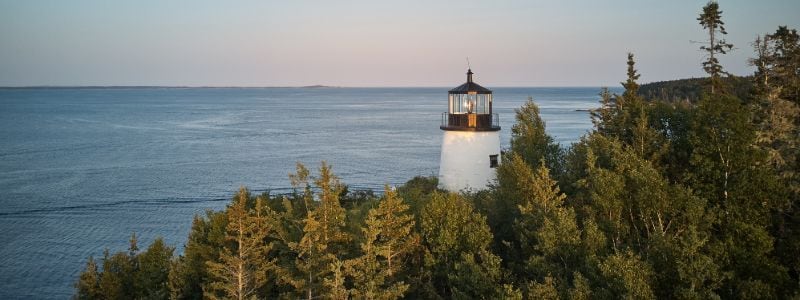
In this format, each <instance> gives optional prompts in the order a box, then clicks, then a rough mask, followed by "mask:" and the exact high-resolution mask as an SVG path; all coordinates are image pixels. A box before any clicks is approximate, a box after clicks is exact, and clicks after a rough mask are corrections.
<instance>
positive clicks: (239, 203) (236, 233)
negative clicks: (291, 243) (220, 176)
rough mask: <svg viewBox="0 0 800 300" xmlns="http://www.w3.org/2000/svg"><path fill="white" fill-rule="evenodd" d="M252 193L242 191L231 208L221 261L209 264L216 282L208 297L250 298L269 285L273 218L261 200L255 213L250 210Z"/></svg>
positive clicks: (229, 208)
mask: <svg viewBox="0 0 800 300" xmlns="http://www.w3.org/2000/svg"><path fill="white" fill-rule="evenodd" d="M249 200H250V193H249V192H248V191H247V189H245V188H244V187H242V188H240V189H239V193H238V194H237V195H236V197H235V199H234V202H233V203H232V204H231V205H230V206H229V207H228V208H227V210H226V214H227V217H228V225H227V227H226V239H227V240H228V241H231V242H232V244H227V245H226V247H225V248H224V249H223V251H222V252H221V253H220V259H219V261H209V262H207V264H208V268H209V273H210V275H211V276H212V278H214V279H215V280H214V281H213V282H211V283H210V284H209V285H208V289H206V291H205V293H204V294H205V295H204V296H205V297H208V298H233V299H240V300H241V299H249V298H253V297H255V296H256V291H257V289H258V288H259V287H261V286H262V285H264V284H265V282H266V278H267V277H266V275H267V274H266V272H267V271H268V270H269V269H270V268H271V261H269V260H267V253H268V252H269V249H270V245H269V244H266V243H265V241H264V240H265V238H266V237H267V234H268V233H269V227H268V226H269V223H270V220H268V219H267V218H269V215H267V214H265V212H264V206H263V203H262V201H261V198H259V200H258V201H257V204H256V207H255V209H254V210H255V212H252V213H251V212H250V211H249V210H248V201H249Z"/></svg>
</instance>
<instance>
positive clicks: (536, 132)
mask: <svg viewBox="0 0 800 300" xmlns="http://www.w3.org/2000/svg"><path fill="white" fill-rule="evenodd" d="M514 112H515V113H516V116H515V118H516V120H517V122H516V124H514V125H513V126H512V127H511V152H514V153H518V154H519V155H520V156H521V157H522V159H523V160H525V161H526V162H527V163H528V164H529V165H531V166H534V165H538V164H539V161H541V160H543V159H544V161H545V163H546V164H547V167H548V168H550V169H551V170H554V171H556V172H558V171H560V170H561V166H560V159H561V152H562V150H561V148H560V146H559V145H558V144H557V143H555V142H554V141H553V138H552V137H551V136H550V135H548V134H547V132H545V123H544V121H543V120H542V118H541V117H540V116H539V107H538V106H537V105H536V103H535V102H533V97H528V101H526V102H525V104H523V105H522V107H520V108H519V109H515V110H514Z"/></svg>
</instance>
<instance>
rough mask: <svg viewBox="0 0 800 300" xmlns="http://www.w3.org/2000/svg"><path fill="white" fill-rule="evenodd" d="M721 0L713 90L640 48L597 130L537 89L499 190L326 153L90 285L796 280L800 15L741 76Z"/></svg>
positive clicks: (230, 295) (424, 290)
mask: <svg viewBox="0 0 800 300" xmlns="http://www.w3.org/2000/svg"><path fill="white" fill-rule="evenodd" d="M720 16H721V11H719V7H718V4H717V3H716V2H710V3H709V4H707V5H706V6H705V7H704V8H703V13H702V14H701V15H700V18H699V19H698V21H700V24H701V25H702V26H703V28H705V29H707V30H709V37H710V38H709V39H710V40H709V44H708V46H704V47H703V50H706V51H707V56H706V61H705V62H704V64H703V67H704V70H706V71H707V72H708V73H709V78H707V79H703V80H702V84H701V85H700V87H702V89H701V90H702V91H701V92H700V93H699V95H698V98H697V99H694V100H691V101H674V99H661V98H659V97H655V96H651V95H649V94H644V95H646V96H643V93H642V92H641V90H640V86H639V84H638V83H637V80H638V78H639V73H638V70H636V68H635V61H634V56H633V54H629V55H628V62H627V79H626V80H625V81H624V82H622V85H623V87H624V89H625V90H624V92H623V93H622V94H621V95H612V94H611V93H610V92H609V91H608V90H607V89H606V90H603V91H602V92H601V97H600V98H601V105H602V106H601V107H600V108H598V109H596V110H593V111H592V113H591V114H592V120H593V122H594V124H595V129H594V130H593V131H592V132H590V133H589V134H587V135H586V136H584V137H583V138H582V139H581V140H580V141H579V142H577V143H575V144H573V145H572V146H571V147H568V148H563V147H561V146H560V145H558V144H557V143H555V142H554V140H553V138H552V137H550V136H549V135H548V134H547V133H546V132H545V123H544V122H543V121H542V119H541V118H540V116H539V109H538V107H537V106H536V104H535V103H534V102H533V100H532V99H529V101H527V102H526V103H525V104H524V105H523V106H522V107H520V108H519V109H517V110H516V124H515V125H514V126H513V128H512V129H511V131H512V138H511V148H510V149H509V151H508V152H507V153H506V154H505V155H504V156H503V161H502V163H501V165H500V166H499V167H498V169H497V180H496V181H495V182H494V183H493V184H492V185H491V186H490V188H488V189H486V190H481V191H465V192H460V193H453V192H447V191H443V190H439V189H437V181H436V179H435V178H424V177H417V178H413V179H411V180H410V181H408V182H407V183H406V184H404V185H401V186H397V187H394V188H393V187H388V186H387V187H386V188H385V190H384V191H383V193H382V194H380V195H374V194H372V193H363V192H362V193H353V192H347V191H346V188H345V185H344V184H343V183H341V182H340V181H339V179H338V178H337V177H336V176H335V175H334V173H333V171H332V168H331V166H330V165H328V164H326V163H325V162H323V163H322V164H321V165H320V167H319V168H318V170H317V172H315V173H313V174H312V172H311V171H310V170H308V169H307V168H306V167H305V166H304V165H302V164H299V163H298V165H297V168H296V170H295V171H294V173H292V174H290V176H289V179H290V181H291V183H292V186H293V187H294V188H295V189H294V192H293V193H292V194H290V195H283V196H277V195H270V194H268V193H263V194H260V195H253V194H251V193H250V192H249V191H248V190H247V189H246V188H241V189H240V190H239V192H238V193H236V194H235V195H234V197H233V199H232V201H231V203H230V204H229V205H228V206H227V207H226V208H225V209H224V210H222V211H208V212H207V213H206V214H205V215H202V216H196V217H195V219H194V221H193V224H192V229H191V232H190V234H189V237H188V240H187V242H186V243H185V245H184V248H183V249H184V250H183V253H182V254H180V255H177V256H176V255H175V253H174V248H172V247H169V246H166V245H165V244H164V243H163V241H162V240H160V239H157V240H156V241H155V242H154V243H153V244H151V245H150V246H149V247H148V248H147V249H145V250H144V251H140V250H139V248H138V245H137V243H136V236H133V237H132V238H131V246H130V249H129V251H127V252H118V253H115V254H110V253H108V251H107V252H106V253H105V254H104V257H103V258H102V260H99V261H97V260H95V259H93V258H91V257H90V258H89V260H88V262H87V265H86V269H85V270H84V271H83V272H82V273H81V275H80V277H79V278H78V280H77V282H76V294H75V298H77V299H167V298H169V299H202V298H209V299H217V298H220V299H245V298H247V299H250V298H291V299H297V298H304V299H349V298H353V299H398V298H412V299H417V298H420V299H453V298H454V299H474V298H480V299H617V298H625V299H655V298H664V299H775V298H795V299H796V298H798V297H800V255H798V254H800V207H798V204H800V202H799V200H800V174H798V173H797V172H798V170H800V159H798V158H800V109H799V108H798V105H800V98H799V97H798V91H800V43H798V34H797V32H796V31H795V30H793V29H788V28H786V27H779V28H778V30H777V31H776V32H775V33H772V34H768V35H765V36H763V37H759V39H758V40H757V42H756V43H754V45H755V48H756V56H755V57H754V58H753V59H752V61H751V63H753V65H754V66H756V68H757V70H756V72H755V74H753V76H752V77H749V78H748V80H750V83H749V84H750V85H751V86H752V88H749V91H748V92H747V93H744V94H738V92H736V86H735V85H736V82H735V81H732V82H733V84H731V83H730V82H728V81H726V80H725V79H724V78H726V77H725V73H724V70H723V68H722V66H720V65H719V63H718V61H717V59H716V58H717V56H718V55H721V54H724V52H725V51H727V50H729V49H730V47H728V46H727V45H728V44H727V43H725V42H724V40H721V39H720V38H721V37H723V36H724V34H725V31H724V28H723V27H722V24H723V23H722V21H721V17H720ZM721 45H722V46H721ZM698 82H699V81H698ZM676 84H677V83H676ZM676 86H677V85H676Z"/></svg>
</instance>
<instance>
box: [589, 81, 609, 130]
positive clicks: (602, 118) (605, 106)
mask: <svg viewBox="0 0 800 300" xmlns="http://www.w3.org/2000/svg"><path fill="white" fill-rule="evenodd" d="M599 96H600V107H598V108H596V109H593V110H591V111H590V112H589V113H590V115H591V118H592V124H594V128H595V130H597V132H600V133H601V134H603V135H611V133H612V131H613V130H614V128H613V126H612V125H611V122H612V119H613V118H614V113H615V112H616V110H615V106H616V103H615V100H614V98H613V97H614V96H613V95H612V94H611V91H609V90H608V88H607V87H603V88H601V89H600V94H599Z"/></svg>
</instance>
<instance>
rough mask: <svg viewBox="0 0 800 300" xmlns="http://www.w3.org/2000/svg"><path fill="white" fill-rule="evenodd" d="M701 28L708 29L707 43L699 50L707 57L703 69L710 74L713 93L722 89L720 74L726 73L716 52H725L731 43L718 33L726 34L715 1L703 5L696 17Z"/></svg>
mask: <svg viewBox="0 0 800 300" xmlns="http://www.w3.org/2000/svg"><path fill="white" fill-rule="evenodd" d="M697 20H698V21H700V25H702V26H703V29H705V30H708V45H707V46H701V47H700V50H703V51H705V52H706V55H707V59H706V61H704V62H703V70H705V71H706V73H708V74H709V75H711V93H712V94H715V93H717V92H719V91H721V90H722V80H721V78H720V77H721V76H722V75H724V74H727V73H726V72H725V71H723V70H722V65H720V64H719V59H718V58H717V57H716V54H725V53H727V52H728V51H730V50H731V49H733V45H732V44H729V43H727V42H726V41H725V39H724V38H721V37H720V36H719V35H725V34H728V32H726V31H725V27H724V26H723V25H725V23H724V22H722V11H721V10H719V4H717V2H716V1H710V2H708V4H706V6H704V7H703V12H702V13H700V17H698V18H697Z"/></svg>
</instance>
